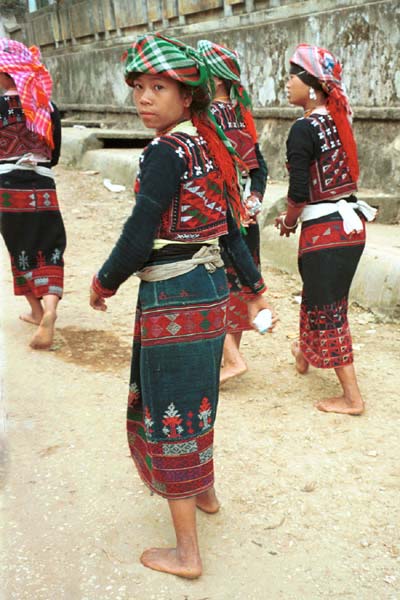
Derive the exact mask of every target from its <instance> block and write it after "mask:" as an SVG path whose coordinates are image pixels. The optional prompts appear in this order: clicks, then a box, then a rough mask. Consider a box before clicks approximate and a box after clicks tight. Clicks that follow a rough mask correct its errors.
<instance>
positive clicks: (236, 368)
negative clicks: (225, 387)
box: [219, 360, 247, 383]
mask: <svg viewBox="0 0 400 600" xmlns="http://www.w3.org/2000/svg"><path fill="white" fill-rule="evenodd" d="M246 371H247V365H246V363H245V362H244V360H243V361H242V362H240V363H237V364H234V365H231V364H229V365H226V366H224V367H223V368H222V369H221V372H220V376H219V382H220V383H225V381H228V379H232V377H239V375H243V373H246Z"/></svg>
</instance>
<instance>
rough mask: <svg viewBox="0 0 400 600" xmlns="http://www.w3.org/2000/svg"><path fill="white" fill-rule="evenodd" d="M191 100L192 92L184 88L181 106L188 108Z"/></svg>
mask: <svg viewBox="0 0 400 600" xmlns="http://www.w3.org/2000/svg"><path fill="white" fill-rule="evenodd" d="M192 102H193V94H192V92H191V91H190V90H185V91H184V93H183V106H184V107H185V108H190V106H191V105H192Z"/></svg>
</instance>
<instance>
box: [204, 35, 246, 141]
mask: <svg viewBox="0 0 400 600" xmlns="http://www.w3.org/2000/svg"><path fill="white" fill-rule="evenodd" d="M197 49H198V51H199V52H200V53H201V54H202V56H203V58H204V60H205V62H206V65H207V67H208V69H209V71H210V73H211V75H214V77H218V78H219V79H226V80H228V81H229V82H230V83H231V98H232V100H236V102H237V106H238V109H239V111H238V112H239V114H238V115H237V116H238V117H239V118H240V117H241V118H242V119H243V120H244V122H245V125H246V129H248V131H249V133H250V134H251V137H252V138H253V140H254V143H256V142H257V132H256V127H255V124H254V120H253V117H252V114H251V112H250V111H251V100H250V96H249V95H248V93H247V92H246V90H245V88H244V87H243V85H242V84H241V82H240V64H239V56H238V53H237V52H236V51H235V50H230V49H229V48H225V46H220V45H219V44H216V43H214V42H210V40H200V41H199V42H198V43H197Z"/></svg>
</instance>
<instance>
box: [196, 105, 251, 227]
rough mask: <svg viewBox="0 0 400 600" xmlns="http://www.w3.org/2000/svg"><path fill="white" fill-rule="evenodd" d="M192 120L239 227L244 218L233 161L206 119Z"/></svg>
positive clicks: (197, 118) (197, 117)
mask: <svg viewBox="0 0 400 600" xmlns="http://www.w3.org/2000/svg"><path fill="white" fill-rule="evenodd" d="M192 120H193V123H194V125H195V127H196V129H197V131H198V132H199V134H200V135H201V136H203V138H204V139H205V140H206V142H207V146H208V149H209V151H210V155H211V157H212V159H213V161H214V162H215V164H216V166H217V167H218V170H219V171H220V173H221V175H222V178H223V180H224V183H225V186H226V189H227V192H228V196H229V205H230V207H231V209H232V213H233V216H234V218H235V221H236V222H237V224H238V226H239V227H240V224H241V220H242V217H243V218H244V217H245V209H244V206H243V204H242V200H241V195H240V191H239V184H238V176H237V171H236V167H235V159H234V157H233V156H232V155H231V154H230V153H229V150H228V149H227V147H226V146H225V144H224V143H223V141H222V140H221V139H220V137H219V136H218V133H217V132H216V131H215V129H214V127H213V125H212V123H211V122H210V121H209V120H208V119H207V117H199V116H197V115H194V116H193V117H192Z"/></svg>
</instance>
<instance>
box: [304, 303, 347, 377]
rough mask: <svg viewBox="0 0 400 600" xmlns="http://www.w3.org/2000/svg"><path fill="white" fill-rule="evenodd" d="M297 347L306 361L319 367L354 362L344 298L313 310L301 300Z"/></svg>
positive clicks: (332, 366)
mask: <svg viewBox="0 0 400 600" xmlns="http://www.w3.org/2000/svg"><path fill="white" fill-rule="evenodd" d="M300 349H301V351H302V352H303V354H304V356H305V358H306V359H307V361H308V362H309V363H310V364H311V365H312V366H313V367H317V368H319V369H332V368H336V367H343V366H345V365H349V364H351V363H352V362H353V348H352V340H351V334H350V329H349V324H348V320H347V299H346V298H343V299H342V300H340V301H338V302H335V303H332V304H330V305H327V306H323V307H316V308H315V309H314V310H310V309H308V310H307V307H306V303H305V302H302V304H301V309H300Z"/></svg>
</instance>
